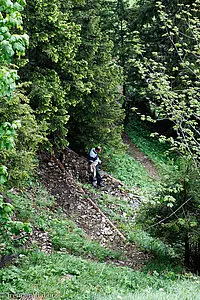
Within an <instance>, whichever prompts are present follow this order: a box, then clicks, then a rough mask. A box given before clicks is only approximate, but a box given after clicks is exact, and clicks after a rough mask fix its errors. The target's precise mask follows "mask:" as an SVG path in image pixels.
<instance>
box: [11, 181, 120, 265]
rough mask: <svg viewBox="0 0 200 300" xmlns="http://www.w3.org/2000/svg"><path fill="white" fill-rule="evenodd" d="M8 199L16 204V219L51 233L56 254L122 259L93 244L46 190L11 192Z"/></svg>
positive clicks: (98, 258)
mask: <svg viewBox="0 0 200 300" xmlns="http://www.w3.org/2000/svg"><path fill="white" fill-rule="evenodd" d="M8 196H9V198H10V199H12V201H13V205H14V207H15V216H16V218H17V219H19V220H21V221H23V222H29V223H30V224H31V225H32V227H34V228H37V229H38V230H40V231H42V232H43V231H46V232H48V234H49V236H50V237H51V240H52V245H53V249H54V251H60V250H62V251H65V252H69V253H73V254H74V255H77V256H82V257H90V258H92V259H95V260H99V261H105V260H107V259H108V258H109V259H112V258H119V257H121V253H120V252H116V251H111V250H109V249H105V248H104V247H103V246H101V245H100V244H99V243H97V242H95V241H91V240H90V239H89V237H88V236H87V235H86V234H85V233H84V231H83V230H81V229H80V228H78V227H77V226H76V224H75V223H74V222H73V221H71V220H69V219H67V218H66V217H65V215H64V214H63V213H62V211H61V210H60V209H55V200H54V199H53V197H52V196H50V195H49V194H48V193H47V191H46V190H44V189H42V187H40V186H39V187H36V186H33V187H32V189H31V190H29V191H28V192H27V191H24V192H15V193H14V194H13V193H8Z"/></svg>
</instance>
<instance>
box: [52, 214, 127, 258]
mask: <svg viewBox="0 0 200 300" xmlns="http://www.w3.org/2000/svg"><path fill="white" fill-rule="evenodd" d="M50 234H51V237H52V244H53V246H54V249H55V250H57V251H58V250H62V251H67V252H68V253H72V254H73V255H77V256H83V257H84V256H86V257H91V258H95V259H98V260H99V261H105V260H106V259H108V258H119V257H120V255H121V254H120V253H117V252H114V251H112V250H106V249H105V248H104V247H102V246H101V245H99V244H98V243H97V242H92V241H90V240H89V239H88V237H87V236H86V234H85V233H84V232H83V230H81V229H80V228H77V227H76V226H75V224H74V223H73V222H69V221H67V220H65V221H64V220H60V221H59V220H56V219H54V220H52V222H51V224H50Z"/></svg>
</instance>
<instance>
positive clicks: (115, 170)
mask: <svg viewBox="0 0 200 300" xmlns="http://www.w3.org/2000/svg"><path fill="white" fill-rule="evenodd" d="M107 169H108V171H109V172H110V173H111V174H112V175H113V177H115V178H117V179H119V180H121V181H123V182H124V183H125V184H126V185H128V186H130V187H138V188H146V187H148V186H154V183H155V180H153V179H152V178H151V177H150V175H149V174H148V171H147V170H146V169H145V168H144V167H143V166H142V165H141V164H140V163H139V162H138V161H137V160H135V159H134V158H133V157H131V156H130V155H129V154H128V153H125V154H117V155H113V157H112V161H110V162H108V164H107Z"/></svg>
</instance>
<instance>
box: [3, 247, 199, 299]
mask: <svg viewBox="0 0 200 300" xmlns="http://www.w3.org/2000/svg"><path fill="white" fill-rule="evenodd" d="M19 263H20V266H10V267H9V268H7V269H6V270H0V281H1V283H2V284H1V286H0V292H1V293H2V292H3V293H4V295H5V297H4V299H5V300H6V299H8V298H6V293H18V294H20V293H21V294H37V295H40V296H42V295H43V296H44V299H46V300H47V299H48V300H53V299H63V300H64V299H74V300H78V299H80V300H84V299H113V300H114V299H156V297H157V296H159V297H161V298H157V299H174V297H175V296H177V295H179V296H181V298H180V299H199V298H198V297H200V281H199V278H197V277H191V278H190V279H189V278H188V279H187V277H188V276H181V275H177V274H175V273H173V272H166V271H165V272H163V273H158V272H154V273H153V274H150V273H149V272H139V271H133V270H131V269H129V268H126V267H115V266H111V265H107V264H105V263H96V262H92V261H89V260H85V259H82V258H77V257H75V256H72V255H69V254H62V253H54V254H53V255H45V254H44V253H29V254H25V255H24V256H23V257H21V258H20V261H19ZM189 296H190V297H189ZM149 297H150V298H149ZM162 297H163V298H162ZM164 297H166V298H164ZM188 297H189V298H188ZM175 299H176V298H175Z"/></svg>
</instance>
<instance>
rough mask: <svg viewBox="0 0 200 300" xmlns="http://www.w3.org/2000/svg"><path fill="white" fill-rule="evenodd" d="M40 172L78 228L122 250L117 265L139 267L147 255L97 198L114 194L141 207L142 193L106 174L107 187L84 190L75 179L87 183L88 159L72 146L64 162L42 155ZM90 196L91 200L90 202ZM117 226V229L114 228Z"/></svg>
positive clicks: (64, 153)
mask: <svg viewBox="0 0 200 300" xmlns="http://www.w3.org/2000/svg"><path fill="white" fill-rule="evenodd" d="M39 174H40V178H41V181H42V183H43V184H44V185H45V187H46V188H47V189H48V190H49V191H50V192H51V194H53V195H54V197H55V198H56V199H57V203H58V205H59V206H60V207H62V209H63V211H64V212H65V214H66V216H67V217H69V218H71V219H72V220H73V221H75V223H76V224H77V225H78V227H80V228H82V229H83V230H84V231H85V232H86V233H87V234H88V236H89V237H90V238H91V239H92V240H96V241H98V242H100V244H102V245H103V246H105V247H106V248H109V249H113V250H116V251H122V252H123V255H125V256H126V260H125V261H124V260H123V261H122V260H116V261H115V262H113V263H115V264H117V265H123V266H124V265H126V266H129V267H131V268H140V267H141V266H142V265H143V264H144V262H145V261H146V260H147V259H148V256H147V255H146V254H144V253H143V252H142V251H140V250H139V249H137V247H136V246H135V245H134V244H129V243H128V242H127V241H126V240H125V239H124V238H123V235H120V232H119V231H118V229H117V225H116V224H114V227H113V226H112V224H111V223H112V222H109V220H108V218H107V216H106V215H104V214H102V213H101V212H100V211H99V210H98V209H96V208H95V206H94V205H93V203H95V205H96V206H97V208H98V204H97V203H96V197H101V194H102V195H103V194H104V193H106V194H111V195H116V196H117V197H121V198H122V199H126V201H130V202H131V205H135V206H138V204H139V196H138V195H137V193H136V192H135V191H134V192H133V191H128V190H126V189H125V187H124V184H123V183H122V182H120V181H118V180H116V179H114V178H112V177H111V176H110V175H108V174H106V173H105V174H104V178H103V180H104V182H105V183H106V184H105V188H103V189H98V194H97V193H96V195H94V194H92V193H90V192H89V191H87V190H85V189H84V190H83V189H82V188H81V187H80V185H79V184H77V183H76V181H79V182H82V183H86V182H88V178H89V174H88V167H87V161H86V159H85V158H83V157H80V156H79V155H77V154H76V153H74V152H73V151H71V150H70V149H66V150H65V151H64V152H63V159H62V163H61V164H60V163H59V161H56V160H55V158H53V157H52V156H50V155H47V154H42V155H41V156H40V167H39ZM89 199H90V200H91V201H89ZM115 225H116V229H115Z"/></svg>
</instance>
